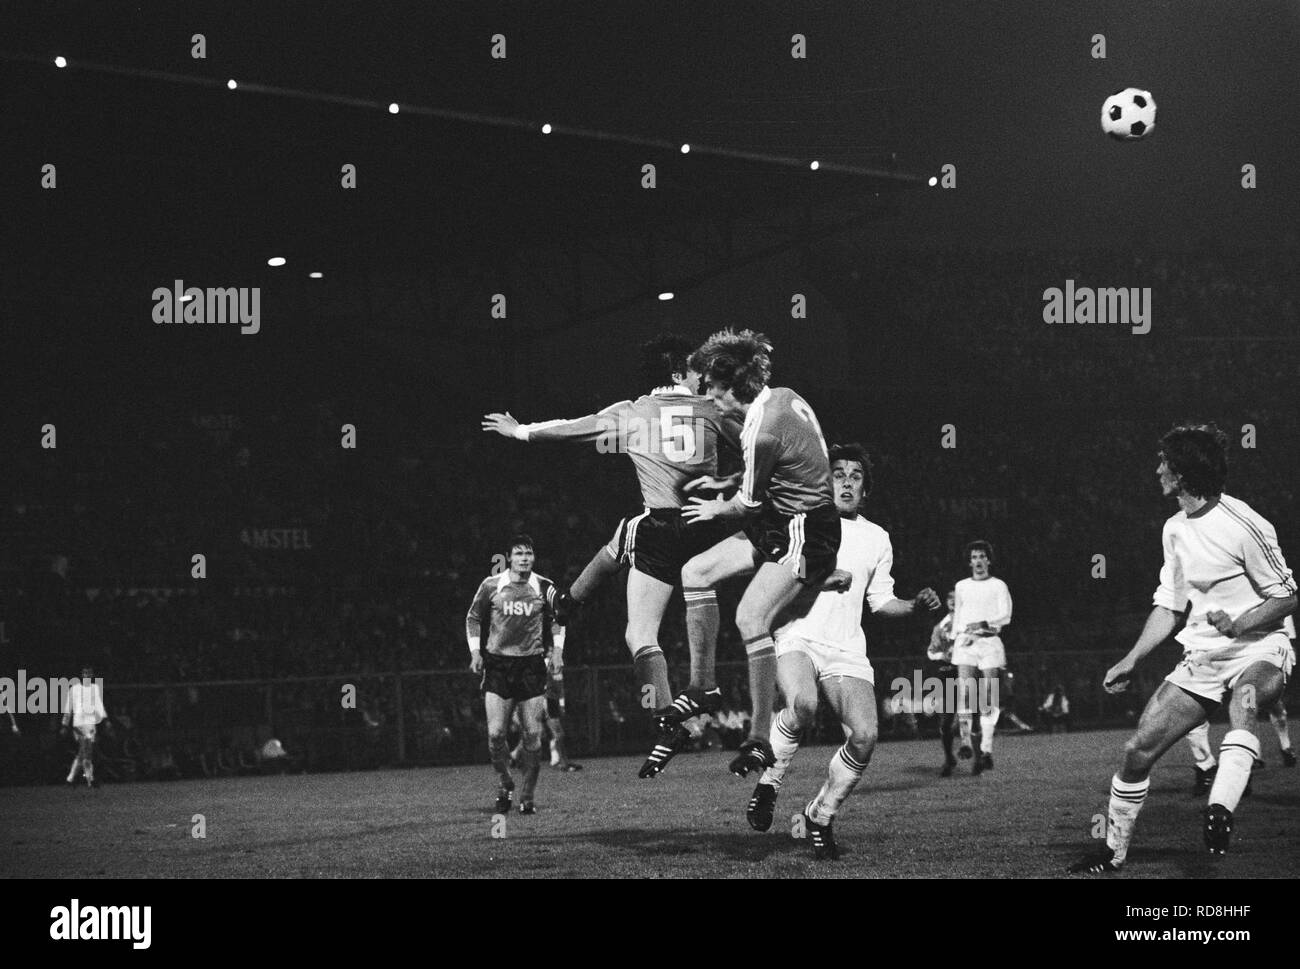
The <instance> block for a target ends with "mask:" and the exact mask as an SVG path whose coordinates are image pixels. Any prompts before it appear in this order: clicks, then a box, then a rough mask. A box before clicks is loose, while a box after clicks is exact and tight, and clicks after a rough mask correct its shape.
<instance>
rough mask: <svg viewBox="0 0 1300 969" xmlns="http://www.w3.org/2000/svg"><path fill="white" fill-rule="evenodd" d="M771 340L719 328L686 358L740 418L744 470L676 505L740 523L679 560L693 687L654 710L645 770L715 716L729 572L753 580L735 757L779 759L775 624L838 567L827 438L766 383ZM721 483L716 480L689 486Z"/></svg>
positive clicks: (739, 615)
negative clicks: (699, 720)
mask: <svg viewBox="0 0 1300 969" xmlns="http://www.w3.org/2000/svg"><path fill="white" fill-rule="evenodd" d="M771 350H772V347H771V344H770V343H769V342H768V340H767V338H766V337H765V336H763V335H762V334H761V333H755V332H754V331H753V330H742V331H740V332H739V333H737V332H735V331H733V330H722V331H720V332H718V333H715V334H714V335H713V336H711V337H709V339H708V340H707V341H706V342H705V343H704V345H703V346H701V347H700V349H699V350H697V351H696V352H695V353H694V354H693V355H692V357H691V368H692V369H693V370H695V371H696V372H698V373H699V374H700V375H701V380H702V382H703V384H704V385H705V387H707V389H708V393H709V396H710V397H712V398H713V399H714V400H715V401H716V402H717V404H718V406H719V407H720V408H721V409H722V411H723V413H724V414H728V415H733V416H736V417H739V418H742V419H743V422H744V423H743V426H742V429H741V435H740V441H741V452H742V457H743V459H744V469H743V471H742V477H741V480H740V488H739V490H738V491H737V492H736V493H735V494H734V495H733V496H732V497H730V498H727V499H723V498H708V499H706V498H699V497H695V498H692V499H691V504H689V505H688V506H686V507H685V508H684V509H682V518H683V519H685V520H686V521H688V522H690V523H691V524H690V527H691V528H695V527H700V526H703V525H706V524H708V523H711V522H716V521H728V522H732V523H734V524H735V525H736V526H737V527H739V526H742V525H743V527H744V534H743V535H733V536H731V537H729V538H726V539H724V540H723V541H721V542H719V543H718V544H717V545H715V546H714V547H712V548H710V549H709V550H708V551H706V552H702V553H701V554H699V555H697V556H695V557H694V558H692V559H691V560H690V561H689V562H687V563H686V565H684V566H683V567H682V594H683V596H684V598H685V599H686V632H687V636H688V638H689V640H690V646H691V685H690V686H689V687H688V688H687V689H686V690H685V691H683V692H682V693H679V694H678V695H677V697H676V698H675V699H674V700H673V702H672V704H671V706H669V707H665V708H663V709H662V710H660V711H659V712H658V719H659V726H660V730H661V739H660V742H659V744H658V745H656V747H655V750H654V751H653V752H652V753H651V756H650V758H649V759H648V760H647V763H646V768H643V776H651V775H649V774H648V773H647V771H649V770H651V769H653V768H654V767H656V766H657V767H658V768H659V769H662V766H663V764H664V763H666V762H667V759H668V757H671V756H672V753H673V752H674V751H675V750H676V749H678V748H679V747H680V745H681V744H682V743H684V740H685V732H684V731H683V730H682V726H681V725H682V723H683V722H684V721H685V720H687V719H689V718H690V717H692V716H696V715H699V714H701V713H713V712H716V711H717V709H718V706H719V704H720V703H721V693H720V692H719V691H718V689H717V682H716V680H715V673H714V655H715V652H716V650H717V642H718V622H719V620H718V600H717V593H716V592H715V591H714V589H715V587H716V585H717V584H718V583H719V582H721V581H723V580H724V579H728V578H731V577H733V576H739V575H750V574H752V575H753V579H751V580H750V583H749V586H748V587H747V588H746V589H745V593H744V595H743V596H742V597H741V600H740V604H739V605H738V607H737V609H736V625H737V627H738V628H739V630H740V635H741V638H742V639H743V640H744V643H745V652H746V655H747V657H748V659H749V696H750V702H751V704H752V706H753V713H752V717H751V720H750V735H749V739H748V740H746V741H745V742H744V743H742V744H741V747H740V753H739V754H738V755H737V756H736V758H735V759H734V760H732V761H731V764H730V770H731V772H732V773H734V774H737V775H738V776H741V777H744V776H746V775H747V774H748V773H749V772H750V771H753V770H764V769H766V768H768V767H771V766H772V764H773V763H774V762H775V759H774V755H773V753H772V747H771V744H770V743H769V742H768V734H769V732H770V730H771V726H772V706H773V703H774V701H775V693H776V665H777V664H776V647H775V644H774V642H773V640H772V623H773V621H774V620H775V619H776V617H777V614H778V613H779V612H780V611H781V610H782V609H784V608H785V607H786V606H788V605H790V603H791V602H793V601H794V599H795V596H797V595H798V594H799V592H800V591H801V590H803V589H804V588H812V589H817V588H820V587H821V585H822V583H823V581H824V580H825V579H827V578H828V577H829V576H830V574H831V573H832V572H833V571H834V570H835V555H836V552H837V551H838V550H839V547H840V516H839V512H837V511H836V509H835V498H834V496H833V495H832V492H831V468H830V461H829V460H828V458H827V455H826V440H825V438H824V437H823V436H822V431H821V427H820V426H819V425H818V423H817V417H816V416H815V415H814V414H813V411H812V408H811V407H809V406H808V403H807V401H805V400H804V399H803V398H802V397H800V396H799V395H798V394H797V393H795V392H794V391H793V390H790V389H789V388H788V387H769V386H768V379H769V378H770V376H771V372H772V364H771V357H770V354H771ZM691 484H692V485H697V484H698V485H702V486H708V487H716V486H717V485H718V484H719V482H717V481H716V480H713V479H710V480H704V481H701V482H692V483H691Z"/></svg>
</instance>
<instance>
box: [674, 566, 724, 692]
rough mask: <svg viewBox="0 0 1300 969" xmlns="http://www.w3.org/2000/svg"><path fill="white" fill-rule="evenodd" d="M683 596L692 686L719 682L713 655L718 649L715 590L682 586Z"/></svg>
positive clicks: (711, 687) (704, 686)
mask: <svg viewBox="0 0 1300 969" xmlns="http://www.w3.org/2000/svg"><path fill="white" fill-rule="evenodd" d="M682 596H683V597H684V598H685V599H686V635H687V638H688V639H689V640H690V644H691V686H695V687H699V688H700V689H701V690H712V689H713V688H714V687H716V686H717V685H718V682H717V679H716V676H717V674H716V672H715V671H714V667H713V662H714V655H715V654H716V653H717V649H718V594H717V593H716V592H714V591H713V590H712V589H709V588H703V589H682Z"/></svg>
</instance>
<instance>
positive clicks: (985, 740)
mask: <svg viewBox="0 0 1300 969" xmlns="http://www.w3.org/2000/svg"><path fill="white" fill-rule="evenodd" d="M1001 715H1002V710H1001V709H1000V708H999V707H989V709H988V710H987V711H986V712H984V713H981V714H980V734H981V736H980V750H981V751H983V752H984V753H986V754H992V753H993V731H994V730H996V729H997V726H998V717H1000V716H1001Z"/></svg>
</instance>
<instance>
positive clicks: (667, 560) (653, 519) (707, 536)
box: [605, 508, 739, 585]
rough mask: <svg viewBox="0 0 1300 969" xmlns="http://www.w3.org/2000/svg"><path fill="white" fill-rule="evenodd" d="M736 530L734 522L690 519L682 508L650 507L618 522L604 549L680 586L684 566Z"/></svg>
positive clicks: (639, 570)
mask: <svg viewBox="0 0 1300 969" xmlns="http://www.w3.org/2000/svg"><path fill="white" fill-rule="evenodd" d="M737 531H739V528H738V526H737V524H736V522H734V521H726V522H724V521H719V520H717V519H714V520H711V521H706V522H687V521H686V520H685V519H683V518H682V513H681V510H680V509H677V508H647V509H646V510H645V511H644V512H643V513H642V514H640V515H632V516H629V517H627V518H624V519H623V520H622V521H621V522H619V523H618V528H617V529H616V530H615V532H614V537H613V538H612V539H610V541H609V544H608V545H606V546H605V548H606V550H607V551H608V552H609V554H610V555H612V556H614V558H615V559H617V560H618V562H619V564H620V565H628V566H630V567H631V568H634V569H636V570H637V571H638V572H644V573H645V574H646V575H648V576H650V578H652V579H658V580H659V581H660V582H663V583H665V584H667V585H677V583H679V582H681V580H682V566H683V565H685V564H686V563H687V562H688V561H690V560H691V559H692V558H694V557H695V556H696V555H699V554H700V553H701V552H704V551H707V550H708V549H711V548H713V546H715V545H717V544H718V543H719V542H721V541H722V540H723V539H725V538H729V537H731V536H732V535H735V534H736V532H737Z"/></svg>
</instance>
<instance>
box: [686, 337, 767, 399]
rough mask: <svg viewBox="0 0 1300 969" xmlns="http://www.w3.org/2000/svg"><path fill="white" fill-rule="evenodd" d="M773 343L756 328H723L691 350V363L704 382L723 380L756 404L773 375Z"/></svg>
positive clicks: (737, 393)
mask: <svg viewBox="0 0 1300 969" xmlns="http://www.w3.org/2000/svg"><path fill="white" fill-rule="evenodd" d="M771 354H772V344H771V342H770V341H769V340H768V339H767V337H765V336H764V335H763V334H762V333H757V332H755V331H754V330H741V331H740V332H736V331H735V330H732V329H726V330H719V331H718V332H717V333H715V334H713V336H711V337H709V338H708V339H707V340H705V341H704V345H703V346H701V347H700V348H699V349H698V350H696V351H695V352H694V353H693V354H691V359H690V361H689V366H690V368H691V369H692V370H694V371H695V372H696V373H698V374H700V376H701V378H702V380H703V384H704V386H706V387H707V386H708V385H710V384H719V385H721V387H722V388H723V389H724V390H730V391H732V392H733V393H734V394H735V395H736V399H737V400H738V401H740V402H741V403H742V404H752V403H753V402H754V398H755V397H757V396H758V395H759V394H760V393H762V392H763V388H764V387H766V386H767V382H768V380H769V379H770V378H771V376H772V356H771Z"/></svg>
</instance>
